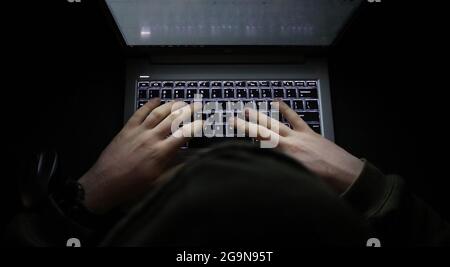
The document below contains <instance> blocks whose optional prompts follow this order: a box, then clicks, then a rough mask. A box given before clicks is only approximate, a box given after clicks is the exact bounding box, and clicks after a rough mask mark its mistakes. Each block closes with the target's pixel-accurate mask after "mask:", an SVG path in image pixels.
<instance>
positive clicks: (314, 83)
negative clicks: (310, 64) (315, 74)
mask: <svg viewBox="0 0 450 267" xmlns="http://www.w3.org/2000/svg"><path fill="white" fill-rule="evenodd" d="M306 86H308V87H317V82H315V81H309V82H307V83H306Z"/></svg>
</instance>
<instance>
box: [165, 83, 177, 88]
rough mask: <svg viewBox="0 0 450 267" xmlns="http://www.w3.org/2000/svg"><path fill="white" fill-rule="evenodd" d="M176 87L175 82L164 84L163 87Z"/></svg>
mask: <svg viewBox="0 0 450 267" xmlns="http://www.w3.org/2000/svg"><path fill="white" fill-rule="evenodd" d="M174 85H175V84H174V83H173V82H165V83H164V84H163V87H164V88H173V86H174Z"/></svg>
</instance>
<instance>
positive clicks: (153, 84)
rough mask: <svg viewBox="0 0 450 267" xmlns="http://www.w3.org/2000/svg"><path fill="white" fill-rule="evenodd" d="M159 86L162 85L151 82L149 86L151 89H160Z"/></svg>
mask: <svg viewBox="0 0 450 267" xmlns="http://www.w3.org/2000/svg"><path fill="white" fill-rule="evenodd" d="M161 85H162V83H161V82H151V83H150V86H151V87H153V88H160V87H161Z"/></svg>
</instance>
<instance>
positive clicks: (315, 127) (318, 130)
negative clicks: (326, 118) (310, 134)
mask: <svg viewBox="0 0 450 267" xmlns="http://www.w3.org/2000/svg"><path fill="white" fill-rule="evenodd" d="M309 127H311V129H312V130H313V131H314V132H316V133H318V134H322V129H321V127H320V124H309Z"/></svg>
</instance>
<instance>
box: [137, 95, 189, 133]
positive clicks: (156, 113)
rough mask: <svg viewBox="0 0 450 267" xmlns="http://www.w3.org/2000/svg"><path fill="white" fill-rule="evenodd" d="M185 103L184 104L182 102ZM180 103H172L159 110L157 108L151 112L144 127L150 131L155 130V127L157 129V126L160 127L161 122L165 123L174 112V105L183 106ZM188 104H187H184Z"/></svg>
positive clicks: (162, 106)
mask: <svg viewBox="0 0 450 267" xmlns="http://www.w3.org/2000/svg"><path fill="white" fill-rule="evenodd" d="M181 103H184V102H181ZM181 103H180V102H177V101H171V102H168V103H165V104H164V105H161V106H159V107H157V108H155V109H154V110H152V112H150V114H149V115H148V116H147V118H145V120H144V122H143V123H142V126H144V127H145V128H148V129H153V128H154V127H156V125H158V124H159V123H160V122H161V121H163V120H164V119H165V118H166V117H167V116H169V114H170V113H171V111H172V106H173V105H182V104H181ZM184 104H186V103H184Z"/></svg>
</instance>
